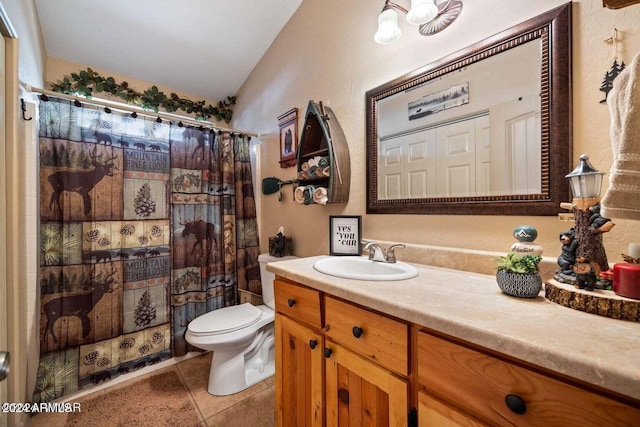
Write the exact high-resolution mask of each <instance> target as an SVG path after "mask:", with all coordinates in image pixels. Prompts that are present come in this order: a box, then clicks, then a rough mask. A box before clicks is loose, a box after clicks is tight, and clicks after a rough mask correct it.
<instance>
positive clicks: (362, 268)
mask: <svg viewBox="0 0 640 427" xmlns="http://www.w3.org/2000/svg"><path fill="white" fill-rule="evenodd" d="M313 268H314V269H316V270H317V271H319V272H320V273H324V274H328V275H330V276H336V277H342V278H344V279H356V280H369V281H373V282H381V281H390V280H406V279H411V278H412V277H416V276H417V275H418V270H417V269H416V268H415V267H414V266H412V265H409V264H405V263H404V262H395V263H386V262H378V261H370V260H369V259H368V258H365V257H350V256H346V257H329V258H322V259H320V260H318V261H316V262H315V263H314V264H313Z"/></svg>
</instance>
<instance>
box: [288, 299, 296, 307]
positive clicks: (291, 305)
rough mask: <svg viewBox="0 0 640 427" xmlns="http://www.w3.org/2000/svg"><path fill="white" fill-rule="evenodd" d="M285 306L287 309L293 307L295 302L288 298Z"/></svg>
mask: <svg viewBox="0 0 640 427" xmlns="http://www.w3.org/2000/svg"><path fill="white" fill-rule="evenodd" d="M287 304H288V305H289V307H293V306H294V305H295V304H296V300H294V299H293V298H289V299H288V300H287Z"/></svg>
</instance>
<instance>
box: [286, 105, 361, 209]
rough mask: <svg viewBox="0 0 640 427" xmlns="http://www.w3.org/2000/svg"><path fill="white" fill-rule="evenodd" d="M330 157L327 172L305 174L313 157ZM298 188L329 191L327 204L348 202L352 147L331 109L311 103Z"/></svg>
mask: <svg viewBox="0 0 640 427" xmlns="http://www.w3.org/2000/svg"><path fill="white" fill-rule="evenodd" d="M317 156H320V157H326V158H328V162H329V164H328V166H325V169H326V168H329V169H328V173H326V174H323V175H322V176H318V175H316V176H308V174H305V173H304V172H306V170H304V168H305V166H304V165H305V164H307V162H308V161H309V160H310V159H313V158H314V157H317ZM297 171H298V186H307V185H313V186H316V187H324V188H326V189H327V199H328V200H327V203H346V202H347V201H348V200H349V186H350V184H351V161H350V158H349V146H348V145H347V139H346V138H345V136H344V132H343V131H342V127H341V126H340V123H339V122H338V119H337V118H336V115H335V114H334V113H333V110H331V108H329V107H325V106H323V105H322V102H319V103H317V102H314V101H309V105H308V107H307V113H306V114H305V120H304V125H303V127H302V135H301V137H300V144H299V147H298V156H297Z"/></svg>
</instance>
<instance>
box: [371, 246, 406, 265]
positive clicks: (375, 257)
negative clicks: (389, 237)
mask: <svg viewBox="0 0 640 427" xmlns="http://www.w3.org/2000/svg"><path fill="white" fill-rule="evenodd" d="M404 247H405V245H404V244H402V243H399V244H395V245H391V246H389V249H387V250H386V252H385V250H384V248H383V247H382V246H380V244H379V243H377V242H367V244H366V245H364V249H365V250H367V251H369V259H370V260H371V261H379V262H388V263H394V262H396V253H395V248H404Z"/></svg>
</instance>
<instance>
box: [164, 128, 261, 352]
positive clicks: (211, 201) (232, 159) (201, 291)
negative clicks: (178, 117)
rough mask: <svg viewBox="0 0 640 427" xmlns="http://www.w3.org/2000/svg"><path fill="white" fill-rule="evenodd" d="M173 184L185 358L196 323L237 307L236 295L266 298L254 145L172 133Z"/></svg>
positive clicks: (186, 131)
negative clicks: (189, 328) (252, 160)
mask: <svg viewBox="0 0 640 427" xmlns="http://www.w3.org/2000/svg"><path fill="white" fill-rule="evenodd" d="M171 186H172V188H171V191H172V231H173V234H172V253H173V270H172V281H171V282H172V290H171V293H172V297H171V298H172V300H171V305H172V308H173V316H172V321H173V324H172V329H173V333H172V338H173V351H174V356H182V355H184V354H186V353H187V351H189V350H191V349H192V348H190V346H189V344H188V343H187V342H186V341H185V339H184V335H185V333H186V328H187V325H188V324H189V322H190V321H191V320H193V319H195V318H196V317H198V316H200V315H202V314H204V313H206V312H209V311H212V310H216V309H218V308H222V307H227V306H230V305H235V304H237V302H238V292H237V290H238V289H244V290H248V291H250V292H254V293H261V287H260V286H261V285H260V268H259V266H258V263H257V259H258V252H259V249H260V248H259V242H258V233H257V230H258V229H257V223H256V209H255V199H254V194H253V184H252V177H251V163H250V152H249V139H248V138H247V137H246V136H241V135H235V134H231V133H229V132H218V133H217V134H216V133H215V132H213V131H210V130H204V129H195V128H174V129H173V132H172V138H171Z"/></svg>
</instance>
